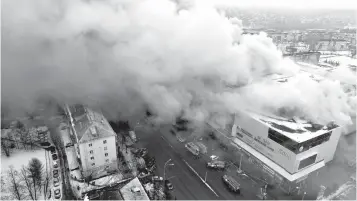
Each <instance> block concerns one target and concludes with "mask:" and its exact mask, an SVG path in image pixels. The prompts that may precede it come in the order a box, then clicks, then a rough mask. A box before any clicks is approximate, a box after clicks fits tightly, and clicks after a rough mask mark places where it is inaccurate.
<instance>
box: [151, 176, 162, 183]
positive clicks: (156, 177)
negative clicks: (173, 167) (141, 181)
mask: <svg viewBox="0 0 357 201" xmlns="http://www.w3.org/2000/svg"><path fill="white" fill-rule="evenodd" d="M152 181H153V182H154V181H164V178H162V177H159V176H153V177H152Z"/></svg>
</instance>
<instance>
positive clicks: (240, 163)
mask: <svg viewBox="0 0 357 201" xmlns="http://www.w3.org/2000/svg"><path fill="white" fill-rule="evenodd" d="M242 158H243V153H240V160H239V168H238V173H239V174H240V173H242Z"/></svg>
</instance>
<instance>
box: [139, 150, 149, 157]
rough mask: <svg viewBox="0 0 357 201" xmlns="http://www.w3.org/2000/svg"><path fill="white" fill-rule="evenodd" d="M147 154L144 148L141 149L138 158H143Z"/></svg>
mask: <svg viewBox="0 0 357 201" xmlns="http://www.w3.org/2000/svg"><path fill="white" fill-rule="evenodd" d="M147 153H148V150H147V149H146V148H142V149H140V150H139V153H138V154H139V156H140V157H144V156H145V155H146V154H147Z"/></svg>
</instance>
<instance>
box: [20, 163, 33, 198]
mask: <svg viewBox="0 0 357 201" xmlns="http://www.w3.org/2000/svg"><path fill="white" fill-rule="evenodd" d="M21 179H22V180H23V181H24V183H25V189H26V190H27V192H28V195H29V196H30V198H31V199H32V200H35V197H34V193H33V188H32V183H31V179H30V178H29V174H28V171H27V168H26V167H25V166H22V168H21Z"/></svg>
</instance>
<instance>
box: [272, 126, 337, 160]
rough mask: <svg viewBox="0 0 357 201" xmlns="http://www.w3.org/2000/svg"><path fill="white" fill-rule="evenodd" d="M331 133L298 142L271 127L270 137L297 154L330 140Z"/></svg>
mask: <svg viewBox="0 0 357 201" xmlns="http://www.w3.org/2000/svg"><path fill="white" fill-rule="evenodd" d="M331 134H332V131H330V132H328V133H325V134H323V135H320V136H317V137H315V138H313V139H310V140H307V141H305V142H302V143H298V142H295V141H293V140H291V139H290V138H288V137H286V136H285V135H282V134H280V133H279V132H278V131H276V130H274V129H271V128H269V132H268V138H269V139H271V140H273V141H274V142H276V143H278V144H280V145H282V146H283V147H285V148H287V149H289V150H290V151H292V152H294V153H296V154H297V153H300V152H304V151H306V150H309V149H310V148H312V147H315V146H318V145H320V144H322V143H324V142H327V141H329V139H330V137H331ZM297 135H298V134H297Z"/></svg>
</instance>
